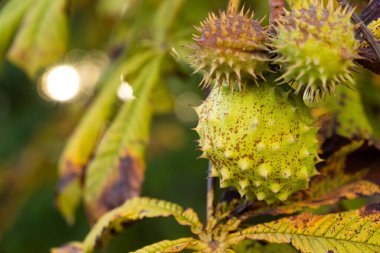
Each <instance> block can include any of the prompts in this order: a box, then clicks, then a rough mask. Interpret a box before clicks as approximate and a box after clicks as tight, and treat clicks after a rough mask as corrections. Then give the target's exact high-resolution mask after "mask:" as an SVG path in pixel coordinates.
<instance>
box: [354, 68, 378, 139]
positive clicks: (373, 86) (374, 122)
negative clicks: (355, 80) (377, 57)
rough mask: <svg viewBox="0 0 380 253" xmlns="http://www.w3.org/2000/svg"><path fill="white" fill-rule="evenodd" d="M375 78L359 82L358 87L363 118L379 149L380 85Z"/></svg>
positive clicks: (374, 76)
mask: <svg viewBox="0 0 380 253" xmlns="http://www.w3.org/2000/svg"><path fill="white" fill-rule="evenodd" d="M376 77H378V75H373V79H372V80H368V79H367V80H361V81H360V82H359V85H358V87H359V91H360V94H361V101H362V103H363V107H364V112H365V116H366V117H367V120H368V122H369V124H370V126H371V127H372V130H373V135H374V139H375V140H374V141H375V143H376V144H377V146H378V147H380V100H379V97H380V85H379V81H376V80H378V79H376Z"/></svg>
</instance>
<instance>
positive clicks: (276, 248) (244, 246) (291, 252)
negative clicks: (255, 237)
mask: <svg viewBox="0 0 380 253" xmlns="http://www.w3.org/2000/svg"><path fill="white" fill-rule="evenodd" d="M232 249H233V250H234V251H235V252H236V253H296V252H298V251H297V250H296V249H294V248H293V247H292V246H291V245H288V244H262V243H261V242H258V241H252V240H244V241H242V242H240V243H239V244H238V245H236V246H234V247H233V248H232Z"/></svg>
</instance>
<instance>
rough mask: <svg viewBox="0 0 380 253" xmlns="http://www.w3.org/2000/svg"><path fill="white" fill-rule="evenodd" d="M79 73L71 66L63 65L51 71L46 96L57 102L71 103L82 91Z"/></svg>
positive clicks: (47, 78) (46, 85) (47, 77)
mask: <svg viewBox="0 0 380 253" xmlns="http://www.w3.org/2000/svg"><path fill="white" fill-rule="evenodd" d="M80 84H81V82H80V76H79V73H78V71H77V70H76V69H75V68H74V67H73V66H70V65H61V66H57V67H54V68H53V69H51V70H50V71H49V72H48V73H47V75H46V83H45V85H44V86H45V89H44V92H45V94H46V95H47V96H48V97H49V98H50V99H52V100H55V101H60V102H64V101H69V100H71V99H73V98H74V97H75V96H76V95H77V94H78V93H79V90H80Z"/></svg>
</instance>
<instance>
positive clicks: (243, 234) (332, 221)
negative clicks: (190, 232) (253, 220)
mask: <svg viewBox="0 0 380 253" xmlns="http://www.w3.org/2000/svg"><path fill="white" fill-rule="evenodd" d="M245 239H252V240H264V241H267V242H270V243H291V244H292V245H293V246H294V247H295V248H296V249H298V250H300V251H301V252H308V253H320V252H329V253H359V252H360V253H363V252H364V253H365V252H368V253H373V252H379V251H380V203H374V204H370V205H368V206H365V207H363V208H361V209H358V210H354V211H348V212H342V213H335V214H328V215H312V214H311V213H303V214H301V215H298V216H294V217H288V218H283V219H280V220H276V221H272V222H268V223H264V224H258V225H255V226H253V227H250V228H247V229H244V230H242V231H239V232H237V233H234V234H231V235H230V236H229V239H228V243H230V244H237V243H239V242H240V241H242V240H245Z"/></svg>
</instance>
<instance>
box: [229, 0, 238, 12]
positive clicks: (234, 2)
mask: <svg viewBox="0 0 380 253" xmlns="http://www.w3.org/2000/svg"><path fill="white" fill-rule="evenodd" d="M239 5H240V0H230V2H229V4H228V10H227V11H228V13H230V12H234V11H235V12H237V10H238V9H239Z"/></svg>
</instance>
